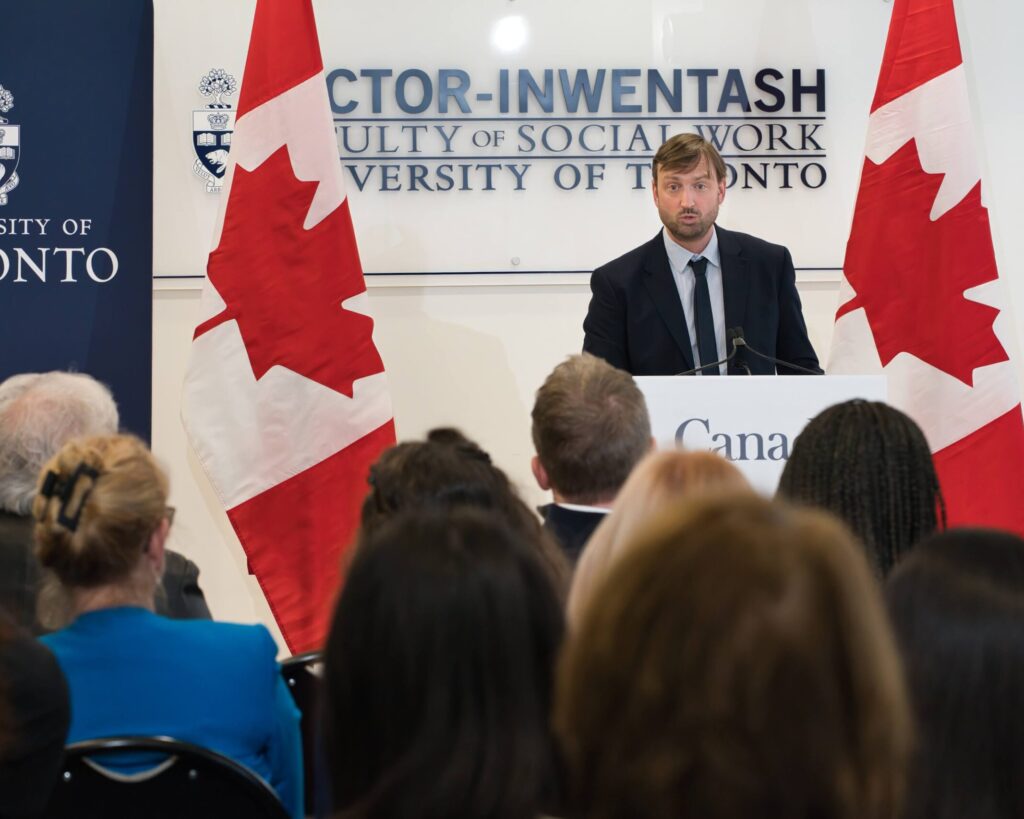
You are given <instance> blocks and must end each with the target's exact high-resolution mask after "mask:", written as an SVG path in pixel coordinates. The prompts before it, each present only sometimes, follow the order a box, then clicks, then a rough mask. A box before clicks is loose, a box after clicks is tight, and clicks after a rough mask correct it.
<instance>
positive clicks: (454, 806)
mask: <svg viewBox="0 0 1024 819" xmlns="http://www.w3.org/2000/svg"><path fill="white" fill-rule="evenodd" d="M561 635H562V613H561V608H560V605H559V602H558V599H557V597H556V595H555V593H554V589H553V588H552V586H551V582H550V580H549V578H548V576H547V574H546V573H545V571H544V569H543V567H542V566H541V565H540V563H539V561H538V559H537V557H536V555H535V553H534V550H533V549H532V547H531V546H530V545H529V544H527V543H524V542H523V541H522V539H521V538H520V537H519V536H518V535H517V534H516V533H515V532H514V531H513V530H511V529H509V528H508V527H506V526H503V525H501V523H500V522H499V521H498V520H495V519H494V518H492V517H491V516H488V515H485V514H484V513H482V512H480V511H478V510H472V509H455V510H453V511H450V512H447V513H439V512H429V511H423V510H420V511H419V512H413V513H408V514H403V515H398V516H396V517H394V518H393V519H392V520H389V521H387V522H386V523H384V524H382V525H381V526H380V527H379V528H377V529H376V530H374V531H373V532H371V533H369V534H367V535H366V536H365V538H364V540H363V541H362V542H361V543H360V548H359V549H358V551H357V554H356V558H355V560H354V562H353V564H352V567H351V570H350V572H349V575H348V578H347V580H346V584H345V587H344V590H343V592H342V594H341V598H340V599H339V601H338V606H337V609H336V610H335V614H334V621H333V623H332V627H331V633H330V636H329V638H328V642H327V652H326V680H325V682H326V689H327V707H326V715H327V716H326V719H327V738H328V739H327V745H328V752H329V759H330V770H331V783H332V790H333V793H334V798H335V809H336V810H337V811H339V812H340V815H341V816H352V817H356V816H358V817H368V818H369V817H395V816H423V817H438V819H440V817H448V816H460V817H498V818H499V819H501V818H502V817H509V819H513V818H515V819H533V817H535V816H536V815H538V813H539V812H540V811H541V808H542V807H543V806H544V805H543V804H542V802H543V800H544V798H545V797H547V796H549V795H550V789H551V786H552V782H553V778H554V761H553V760H554V755H553V744H552V742H551V738H550V733H549V729H548V715H549V711H550V705H551V687H552V679H551V678H552V675H553V666H554V661H555V657H556V654H557V651H558V646H559V643H560V640H561Z"/></svg>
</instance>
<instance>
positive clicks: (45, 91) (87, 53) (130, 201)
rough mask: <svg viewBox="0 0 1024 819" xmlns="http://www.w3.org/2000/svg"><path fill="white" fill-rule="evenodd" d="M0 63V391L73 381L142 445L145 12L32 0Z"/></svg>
mask: <svg viewBox="0 0 1024 819" xmlns="http://www.w3.org/2000/svg"><path fill="white" fill-rule="evenodd" d="M3 24H4V33H3V48H2V51H0V379H4V378H6V377H8V376H9V375H12V374H14V373H19V372H41V371H45V370H54V369H71V370H77V371H80V372H86V373H89V374H90V375H92V376H94V377H95V378H97V379H99V380H100V381H102V382H104V383H105V384H107V385H108V386H109V387H110V388H111V390H112V391H113V393H114V398H115V399H116V400H117V403H118V407H119V408H120V411H121V423H122V426H123V427H124V428H125V429H127V430H130V431H131V432H134V433H135V434H137V435H140V436H141V437H143V438H144V439H145V440H149V434H150V415H151V381H152V324H153V292H152V282H153V279H152V268H153V261H152V255H153V254H152V248H153V219H152V214H153V182H152V165H153V7H152V2H151V0H90V1H89V2H88V3H83V2H81V0H31V2H22V3H16V4H11V7H10V8H9V9H8V13H7V14H4V15H3Z"/></svg>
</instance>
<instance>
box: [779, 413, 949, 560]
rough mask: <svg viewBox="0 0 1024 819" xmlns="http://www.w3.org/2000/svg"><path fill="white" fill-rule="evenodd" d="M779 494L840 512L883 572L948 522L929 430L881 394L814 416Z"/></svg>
mask: <svg viewBox="0 0 1024 819" xmlns="http://www.w3.org/2000/svg"><path fill="white" fill-rule="evenodd" d="M778 494H779V495H780V496H782V497H785V498H788V499H789V500H792V501H796V502H799V503H806V504H811V505H813V506H818V507H821V508H823V509H827V510H828V511H830V512H832V513H833V514H834V515H837V516H838V517H839V518H840V519H841V520H843V521H844V522H845V523H846V525H847V526H849V527H850V528H851V529H852V530H853V533H854V534H855V535H857V537H859V538H860V540H861V542H862V543H863V544H864V546H865V548H866V549H867V553H868V559H869V561H870V562H871V563H872V564H873V568H874V570H875V572H876V574H878V575H879V576H881V577H884V576H885V575H887V574H888V573H889V572H890V570H891V569H892V567H893V566H894V565H896V562H897V561H898V560H899V559H900V558H901V557H902V556H903V555H904V554H905V553H906V552H907V551H909V550H910V549H911V548H912V547H913V546H914V544H915V543H917V542H918V541H919V540H921V538H923V537H926V536H928V535H930V534H931V533H932V532H934V531H936V529H942V528H945V526H946V506H945V502H944V501H943V498H942V491H941V490H940V488H939V479H938V476H937V475H936V474H935V465H934V464H933V463H932V455H931V451H930V450H929V448H928V442H927V441H926V440H925V437H924V433H923V432H921V429H920V427H918V425H917V424H915V423H914V422H913V421H912V420H911V419H910V418H908V417H907V416H906V415H904V414H903V413H902V412H900V411H899V410H898V409H895V408H893V407H890V406H889V405H888V404H883V403H880V402H877V401H863V400H861V399H856V400H853V401H846V402H844V403H842V404H836V405H835V406H832V407H829V408H828V409H826V410H824V411H823V412H821V413H819V414H818V415H817V416H815V417H814V418H813V419H811V422H810V423H809V424H808V425H807V426H806V427H805V428H804V431H803V432H801V433H800V435H799V436H798V437H797V439H796V441H795V442H794V444H793V451H792V453H790V456H789V460H788V462H787V463H786V466H785V469H783V471H782V477H781V478H780V480H779V490H778Z"/></svg>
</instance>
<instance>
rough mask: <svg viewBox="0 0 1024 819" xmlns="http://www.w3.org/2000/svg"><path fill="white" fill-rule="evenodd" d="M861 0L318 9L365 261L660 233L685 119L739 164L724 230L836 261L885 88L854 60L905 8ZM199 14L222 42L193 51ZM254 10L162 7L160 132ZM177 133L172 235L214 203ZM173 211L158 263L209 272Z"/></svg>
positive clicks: (234, 48) (621, 244) (160, 183)
mask: <svg viewBox="0 0 1024 819" xmlns="http://www.w3.org/2000/svg"><path fill="white" fill-rule="evenodd" d="M847 5H851V6H852V7H850V8H847V7H846V6H845V5H841V4H836V3H833V2H828V0H774V2H771V3H769V2H768V0H761V2H756V1H755V0H721V2H716V3H702V2H695V0H675V2H669V1H668V0H655V2H652V3H650V4H645V6H644V7H643V11H642V12H639V13H638V9H637V8H636V7H635V5H630V4H627V3H623V2H618V1H617V2H612V0H596V2H586V3H584V2H582V0H571V1H570V2H560V3H558V4H548V5H532V4H531V5H524V4H523V3H517V2H511V0H502V2H485V3H479V2H473V3H470V2H460V1H459V0H447V2H443V3H441V4H440V5H438V4H422V3H414V2H412V0H396V2H394V3H388V4H377V5H373V4H367V5H365V6H361V7H352V6H349V5H346V4H337V3H327V2H321V3H319V4H318V5H317V17H318V25H319V29H320V36H321V44H322V49H323V52H324V66H325V70H326V72H327V83H326V88H325V89H324V93H325V94H327V96H328V98H329V101H330V104H331V108H332V110H333V112H334V122H335V132H336V136H337V143H338V154H339V162H340V163H341V164H342V167H343V169H344V174H345V180H346V183H347V185H348V188H349V193H350V195H351V207H352V213H353V218H354V221H355V225H356V231H357V235H358V237H359V243H360V251H361V253H362V258H363V264H364V267H365V269H366V271H367V273H369V274H385V273H452V272H457V273H487V272H527V271H532V272H537V271H586V270H589V269H591V268H593V267H594V266H595V265H597V264H600V263H602V262H605V261H608V260H609V259H611V258H614V257H616V256H618V255H620V254H621V253H623V252H625V251H626V250H628V249H629V248H631V247H634V246H636V245H637V244H639V243H640V242H641V241H643V240H644V239H646V238H650V236H652V235H654V233H655V232H656V231H657V229H658V226H659V222H658V219H657V214H656V212H655V209H654V206H653V203H652V202H651V195H650V184H651V170H650V163H651V158H652V156H653V154H654V152H655V151H656V150H657V148H658V146H659V145H660V144H661V143H662V142H663V141H664V140H665V139H666V138H667V137H669V136H671V135H672V134H675V133H679V132H686V131H690V132H696V133H700V134H702V135H703V136H704V137H705V138H706V139H708V140H710V141H712V142H713V143H714V144H715V145H716V146H717V147H718V149H719V151H720V152H721V153H722V155H723V157H724V159H725V161H726V164H727V167H728V179H727V183H728V193H727V196H726V201H725V203H724V205H723V207H722V211H721V216H720V218H721V221H722V224H723V225H724V226H726V227H730V228H734V229H737V230H747V231H750V232H754V233H757V234H758V235H759V236H762V237H764V238H766V239H769V240H772V241H775V242H778V243H781V244H786V245H787V246H789V248H790V249H791V251H792V253H793V256H794V259H795V262H796V265H797V267H798V268H805V269H807V268H810V269H830V268H831V269H835V268H839V267H840V266H841V260H842V256H843V248H844V245H845V241H846V235H847V232H848V228H849V218H850V217H849V215H850V210H851V206H852V196H853V193H854V191H855V189H856V183H857V178H858V174H859V170H860V158H861V154H862V146H863V137H864V128H865V125H864V123H865V122H866V115H867V109H868V104H869V102H870V95H871V91H872V87H871V86H872V78H871V76H870V72H866V71H862V70H860V69H859V68H858V66H861V65H869V64H870V65H874V64H876V63H877V59H876V58H877V57H878V55H879V54H880V52H881V48H882V44H883V42H884V31H885V25H886V21H887V17H888V12H889V10H890V7H888V6H886V5H885V4H882V3H880V4H878V8H875V6H874V5H871V6H870V7H865V6H864V4H847ZM200 14H201V15H202V16H203V17H204V19H205V20H206V21H207V22H208V23H211V24H215V27H216V30H217V31H218V32H221V33H222V34H223V36H221V37H218V38H217V39H216V40H207V41H196V42H193V43H191V44H190V46H189V47H188V48H187V49H186V53H184V54H182V53H181V49H180V44H181V43H182V41H183V40H184V37H183V32H185V31H186V30H188V28H189V27H190V26H191V25H192V21H193V20H194V19H195V17H196V15H200ZM251 15H252V8H251V5H247V6H245V7H244V10H243V9H242V8H240V7H239V6H238V5H236V4H219V5H216V6H214V7H212V8H211V7H209V6H208V4H203V3H201V2H199V0H178V2H174V3H167V2H158V4H157V20H158V26H157V54H158V79H157V94H158V106H157V111H158V113H157V120H158V134H161V133H163V132H164V129H165V128H167V129H170V130H171V131H175V132H177V131H180V130H181V125H180V123H181V122H182V121H183V120H182V119H173V118H175V117H178V116H179V112H184V111H188V112H189V115H191V112H192V111H193V110H194V109H195V105H194V103H193V102H192V101H193V100H194V99H195V89H194V86H195V81H194V77H195V76H199V75H201V74H202V73H203V72H204V71H208V70H209V66H212V65H216V66H223V67H224V69H225V71H226V72H227V73H229V74H232V75H234V76H240V74H241V67H242V63H243V60H244V57H243V54H244V42H245V36H246V35H247V31H248V26H249V25H250V22H251ZM212 18H216V19H215V20H214V19H212ZM567 20H568V21H571V23H570V24H567V22H566V21H567ZM175 49H177V50H176V51H175ZM172 51H173V52H174V53H175V57H176V59H175V61H174V62H173V64H171V63H168V64H166V65H164V66H163V67H161V65H160V62H159V55H160V54H161V53H162V52H165V53H167V54H170V53H172ZM187 118H188V115H186V116H185V117H184V119H187ZM188 121H190V122H191V121H193V120H188ZM171 147H172V146H171V142H170V140H167V141H166V143H164V142H163V141H162V140H161V138H160V137H159V136H158V141H157V162H156V164H157V168H158V176H157V200H158V204H157V208H158V210H160V209H161V208H163V207H166V208H167V209H168V216H169V219H168V220H167V222H166V229H167V230H169V231H171V230H174V229H175V228H177V227H180V226H181V225H182V223H183V217H182V216H181V214H177V215H175V214H172V213H170V212H169V211H170V210H171V209H172V207H173V208H175V209H176V208H180V202H181V198H180V196H181V194H182V192H184V194H183V195H184V196H185V197H186V198H187V199H189V200H190V201H191V202H193V203H194V204H196V206H197V207H198V208H199V209H200V213H201V215H202V217H203V221H206V220H208V221H209V223H210V224H211V225H212V219H213V216H212V212H213V211H214V210H215V203H214V202H209V201H205V202H204V201H202V198H201V197H199V196H198V191H189V192H185V191H186V183H190V182H194V180H189V179H187V178H186V176H187V174H185V173H184V172H183V170H184V169H183V167H182V165H178V166H176V167H175V171H174V174H176V175H175V176H173V178H172V175H171V174H170V173H169V172H168V171H167V170H166V168H167V167H170V166H172V165H173V164H174V163H173V162H171V159H170V154H169V152H168V151H169V150H170V149H171ZM218 147H219V146H218ZM173 150H174V151H179V150H180V147H179V146H177V144H175V145H174V147H173ZM194 161H196V160H195V159H194V157H193V158H192V160H189V161H187V162H184V163H183V165H184V166H185V168H187V167H188V166H190V165H191V164H192V162H194ZM193 187H195V185H193ZM163 191H167V192H168V194H169V195H168V196H166V197H165V196H164V195H163ZM161 199H166V200H167V201H168V202H174V203H175V204H174V205H173V206H172V205H170V204H168V205H166V206H165V205H162V204H161ZM164 223H165V221H164V220H163V219H161V218H159V217H158V219H157V224H158V237H157V246H158V251H157V259H158V260H160V263H161V268H162V269H160V270H159V271H158V273H160V274H163V275H175V274H196V273H199V272H201V271H202V269H203V266H204V264H205V254H206V252H207V251H208V249H209V248H208V247H207V246H206V245H202V244H201V243H197V247H196V248H193V249H191V250H189V251H188V252H186V249H185V248H183V247H181V242H180V237H173V236H170V235H168V236H165V237H161V236H160V235H159V231H160V230H161V227H160V226H161V225H164ZM208 235H209V234H206V236H208ZM206 236H204V237H203V238H206ZM164 249H166V250H167V251H169V252H168V254H167V257H166V258H165V255H164V253H163V250H164Z"/></svg>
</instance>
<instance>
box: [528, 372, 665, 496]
mask: <svg viewBox="0 0 1024 819" xmlns="http://www.w3.org/2000/svg"><path fill="white" fill-rule="evenodd" d="M533 445H534V447H535V448H536V450H537V457H538V458H539V459H540V462H541V465H542V466H543V467H544V470H545V471H546V472H547V475H548V478H549V480H550V482H551V486H552V488H554V489H555V490H556V491H557V492H559V493H560V494H561V495H563V496H564V497H565V498H566V499H567V500H568V501H570V502H572V503H582V504H592V503H599V502H607V501H609V500H611V499H612V498H614V497H615V495H616V493H617V492H618V491H619V488H620V487H621V486H622V484H623V483H624V482H625V480H626V478H627V477H628V476H629V473H630V472H631V471H632V470H633V467H634V466H636V464H637V462H638V461H639V460H640V459H641V458H642V457H643V456H644V455H645V454H646V453H647V451H648V450H649V449H650V447H651V420H650V417H649V416H648V414H647V404H646V402H645V401H644V396H643V393H641V392H640V388H639V387H637V385H636V382H635V381H633V377H632V376H631V375H630V374H629V373H627V372H624V371H622V370H619V369H616V368H615V367H613V366H612V365H611V364H609V363H608V362H607V361H604V360H603V359H600V358H597V357H596V356H592V355H589V354H587V353H584V354H582V355H574V356H570V357H569V358H568V359H567V360H565V361H563V362H562V363H561V364H559V365H558V366H557V367H555V369H554V370H553V371H552V373H551V375H549V376H548V377H547V380H545V382H544V383H543V385H541V388H540V389H539V390H537V399H536V401H535V402H534V405H533Z"/></svg>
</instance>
